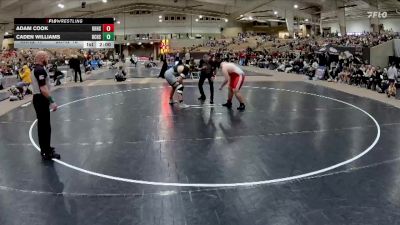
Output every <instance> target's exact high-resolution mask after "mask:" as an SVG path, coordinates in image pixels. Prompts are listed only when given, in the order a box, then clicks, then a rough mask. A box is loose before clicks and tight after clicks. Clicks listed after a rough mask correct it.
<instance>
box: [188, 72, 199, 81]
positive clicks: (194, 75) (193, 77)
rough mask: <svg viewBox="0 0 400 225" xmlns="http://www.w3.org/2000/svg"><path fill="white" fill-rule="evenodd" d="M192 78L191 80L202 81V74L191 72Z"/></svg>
mask: <svg viewBox="0 0 400 225" xmlns="http://www.w3.org/2000/svg"><path fill="white" fill-rule="evenodd" d="M190 78H191V79H192V80H198V79H200V72H198V71H194V72H191V73H190Z"/></svg>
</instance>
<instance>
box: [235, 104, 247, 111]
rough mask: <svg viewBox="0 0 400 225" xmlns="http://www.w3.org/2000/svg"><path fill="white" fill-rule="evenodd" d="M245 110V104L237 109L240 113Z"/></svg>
mask: <svg viewBox="0 0 400 225" xmlns="http://www.w3.org/2000/svg"><path fill="white" fill-rule="evenodd" d="M245 109H246V106H245V105H244V104H243V103H241V104H240V106H239V107H238V108H237V110H239V111H244V110H245Z"/></svg>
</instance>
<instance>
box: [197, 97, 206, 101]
mask: <svg viewBox="0 0 400 225" xmlns="http://www.w3.org/2000/svg"><path fill="white" fill-rule="evenodd" d="M197 100H199V101H205V100H206V97H204V96H201V97H199V98H198V99H197Z"/></svg>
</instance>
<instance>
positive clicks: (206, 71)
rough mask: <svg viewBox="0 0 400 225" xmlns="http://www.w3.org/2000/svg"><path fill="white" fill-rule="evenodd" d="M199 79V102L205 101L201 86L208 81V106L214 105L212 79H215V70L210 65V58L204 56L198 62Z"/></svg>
mask: <svg viewBox="0 0 400 225" xmlns="http://www.w3.org/2000/svg"><path fill="white" fill-rule="evenodd" d="M199 68H200V79H199V84H198V85H199V91H200V97H199V100H201V101H205V100H206V95H205V94H204V90H203V85H204V81H205V80H206V79H208V84H209V85H210V104H214V78H215V73H214V71H215V69H214V68H213V66H212V65H211V63H210V56H209V55H204V56H203V59H202V60H201V61H200V65H199Z"/></svg>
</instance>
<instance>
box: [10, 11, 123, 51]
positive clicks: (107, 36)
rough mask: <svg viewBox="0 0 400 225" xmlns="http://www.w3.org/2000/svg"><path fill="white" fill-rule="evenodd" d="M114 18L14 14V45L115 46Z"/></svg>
mask: <svg viewBox="0 0 400 225" xmlns="http://www.w3.org/2000/svg"><path fill="white" fill-rule="evenodd" d="M114 40H115V38H114V19H113V18H79V19H71V18H65V19H61V18H53V19H48V18H47V19H42V18H40V19H39V18H15V19H14V47H15V48H90V49H101V48H114Z"/></svg>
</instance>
